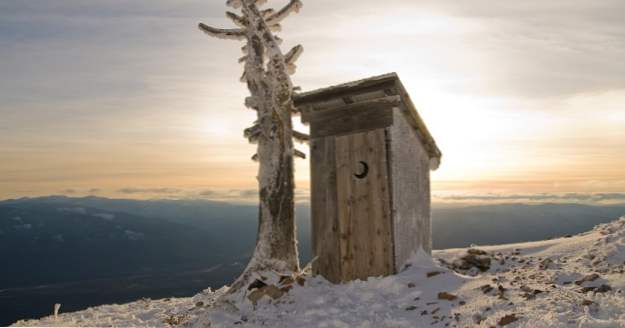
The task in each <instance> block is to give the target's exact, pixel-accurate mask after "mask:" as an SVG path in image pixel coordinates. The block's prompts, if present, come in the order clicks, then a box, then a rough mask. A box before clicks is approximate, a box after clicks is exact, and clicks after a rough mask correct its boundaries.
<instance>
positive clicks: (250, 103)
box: [245, 96, 260, 109]
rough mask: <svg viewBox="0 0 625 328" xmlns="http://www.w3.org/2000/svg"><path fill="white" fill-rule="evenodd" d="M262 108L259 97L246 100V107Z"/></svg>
mask: <svg viewBox="0 0 625 328" xmlns="http://www.w3.org/2000/svg"><path fill="white" fill-rule="evenodd" d="M258 106H260V101H259V99H258V97H253V96H252V97H246V98H245V107H247V108H252V109H257V108H258Z"/></svg>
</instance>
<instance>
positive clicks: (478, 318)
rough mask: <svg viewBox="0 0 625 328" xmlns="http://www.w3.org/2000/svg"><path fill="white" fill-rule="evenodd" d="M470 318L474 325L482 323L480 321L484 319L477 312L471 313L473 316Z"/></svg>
mask: <svg viewBox="0 0 625 328" xmlns="http://www.w3.org/2000/svg"><path fill="white" fill-rule="evenodd" d="M471 319H472V320H473V323H474V324H476V325H479V324H480V323H482V321H484V317H482V315H481V314H479V313H475V314H473V316H471Z"/></svg>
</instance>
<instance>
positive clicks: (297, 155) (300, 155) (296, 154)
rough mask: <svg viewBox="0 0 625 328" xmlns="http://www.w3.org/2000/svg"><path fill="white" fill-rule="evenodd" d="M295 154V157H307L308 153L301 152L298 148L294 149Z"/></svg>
mask: <svg viewBox="0 0 625 328" xmlns="http://www.w3.org/2000/svg"><path fill="white" fill-rule="evenodd" d="M293 155H294V156H295V157H299V158H303V159H306V154H304V153H303V152H301V151H299V150H297V149H293Z"/></svg>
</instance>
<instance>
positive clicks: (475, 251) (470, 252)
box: [467, 248, 487, 255]
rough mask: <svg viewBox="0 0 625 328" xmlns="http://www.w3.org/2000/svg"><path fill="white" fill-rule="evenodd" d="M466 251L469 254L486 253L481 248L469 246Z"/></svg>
mask: <svg viewBox="0 0 625 328" xmlns="http://www.w3.org/2000/svg"><path fill="white" fill-rule="evenodd" d="M467 253H469V254H471V255H486V254H487V253H486V252H485V251H483V250H481V249H477V248H469V249H468V250H467Z"/></svg>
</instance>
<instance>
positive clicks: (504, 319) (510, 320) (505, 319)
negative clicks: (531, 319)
mask: <svg viewBox="0 0 625 328" xmlns="http://www.w3.org/2000/svg"><path fill="white" fill-rule="evenodd" d="M517 320H519V318H517V317H516V314H514V313H513V314H508V315H505V316H503V317H502V318H501V319H499V321H497V324H498V325H500V326H505V325H508V324H511V323H513V322H515V321H517Z"/></svg>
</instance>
